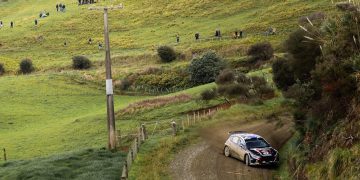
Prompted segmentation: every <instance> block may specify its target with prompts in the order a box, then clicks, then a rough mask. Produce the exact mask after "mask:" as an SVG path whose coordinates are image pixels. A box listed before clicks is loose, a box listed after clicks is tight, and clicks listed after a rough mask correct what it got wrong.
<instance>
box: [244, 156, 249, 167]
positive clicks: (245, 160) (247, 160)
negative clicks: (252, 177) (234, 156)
mask: <svg viewBox="0 0 360 180" xmlns="http://www.w3.org/2000/svg"><path fill="white" fill-rule="evenodd" d="M244 163H245V164H246V166H250V158H249V155H247V154H245V157H244Z"/></svg>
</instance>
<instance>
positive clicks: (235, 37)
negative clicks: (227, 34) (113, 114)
mask: <svg viewBox="0 0 360 180" xmlns="http://www.w3.org/2000/svg"><path fill="white" fill-rule="evenodd" d="M238 37H239V33H238V32H237V31H235V33H234V39H237V38H238Z"/></svg>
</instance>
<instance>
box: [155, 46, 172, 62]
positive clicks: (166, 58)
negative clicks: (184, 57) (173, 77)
mask: <svg viewBox="0 0 360 180" xmlns="http://www.w3.org/2000/svg"><path fill="white" fill-rule="evenodd" d="M157 53H158V56H159V57H160V60H161V62H164V63H167V62H171V61H174V60H175V59H176V56H177V54H176V52H175V50H174V49H173V48H171V47H169V46H160V47H159V48H158V49H157Z"/></svg>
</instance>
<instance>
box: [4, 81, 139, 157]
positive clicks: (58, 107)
mask: <svg viewBox="0 0 360 180" xmlns="http://www.w3.org/2000/svg"><path fill="white" fill-rule="evenodd" d="M0 84H2V85H1V86H0V92H1V97H0V106H1V108H0V117H1V118H0V127H1V128H0V137H1V138H0V146H1V147H4V148H6V149H7V152H8V159H10V160H12V159H22V158H32V157H38V156H45V155H48V154H53V153H58V152H63V151H69V150H74V149H82V148H85V147H99V146H100V147H101V146H106V139H107V137H106V120H105V119H106V118H105V117H106V114H105V113H106V103H105V95H104V94H105V93H104V90H102V89H98V88H96V87H92V86H89V85H84V84H82V85H81V84H77V83H74V82H73V81H71V80H70V79H69V78H67V76H64V75H61V74H47V75H30V76H18V77H12V76H9V77H2V78H0ZM144 98H145V97H136V96H115V108H116V109H119V108H122V107H125V106H126V105H128V104H129V103H131V102H134V101H136V100H141V99H144Z"/></svg>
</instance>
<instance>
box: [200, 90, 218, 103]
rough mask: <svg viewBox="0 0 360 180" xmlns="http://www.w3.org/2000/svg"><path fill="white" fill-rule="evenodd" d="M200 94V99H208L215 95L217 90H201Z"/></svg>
mask: <svg viewBox="0 0 360 180" xmlns="http://www.w3.org/2000/svg"><path fill="white" fill-rule="evenodd" d="M200 95H201V99H202V100H205V101H209V100H211V99H214V98H215V97H216V96H217V92H216V89H207V90H204V91H203V92H201V94H200Z"/></svg>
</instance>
